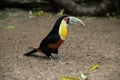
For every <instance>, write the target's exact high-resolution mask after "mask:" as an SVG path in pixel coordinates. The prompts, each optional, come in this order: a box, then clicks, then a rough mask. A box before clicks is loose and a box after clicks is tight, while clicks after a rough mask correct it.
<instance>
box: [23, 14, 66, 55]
mask: <svg viewBox="0 0 120 80" xmlns="http://www.w3.org/2000/svg"><path fill="white" fill-rule="evenodd" d="M65 17H67V16H62V17H60V18H59V19H58V20H57V21H56V23H55V25H54V27H53V29H52V30H51V31H50V32H49V34H48V35H47V36H46V37H45V38H44V39H43V40H42V42H41V43H40V46H39V48H38V49H33V50H32V51H30V52H28V53H26V54H24V55H26V56H30V55H32V54H33V53H35V52H38V51H41V52H43V53H44V54H45V55H46V56H48V57H50V56H51V53H54V54H58V48H59V46H60V45H61V44H62V43H63V40H61V39H60V35H59V33H58V32H59V28H60V24H61V21H62V20H63V18H65ZM52 46H53V47H52Z"/></svg>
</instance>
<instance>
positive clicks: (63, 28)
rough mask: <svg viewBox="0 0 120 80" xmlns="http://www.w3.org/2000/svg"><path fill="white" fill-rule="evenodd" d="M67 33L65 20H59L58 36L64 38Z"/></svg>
mask: <svg viewBox="0 0 120 80" xmlns="http://www.w3.org/2000/svg"><path fill="white" fill-rule="evenodd" d="M67 33H68V30H67V24H66V22H65V21H64V20H63V21H62V22H61V25H60V28H59V35H60V38H61V39H62V40H65V38H66V37H67Z"/></svg>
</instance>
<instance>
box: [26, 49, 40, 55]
mask: <svg viewBox="0 0 120 80" xmlns="http://www.w3.org/2000/svg"><path fill="white" fill-rule="evenodd" d="M37 51H38V49H35V48H34V49H33V50H32V51H29V52H28V53H25V54H24V55H25V56H30V55H32V54H33V53H35V52H37Z"/></svg>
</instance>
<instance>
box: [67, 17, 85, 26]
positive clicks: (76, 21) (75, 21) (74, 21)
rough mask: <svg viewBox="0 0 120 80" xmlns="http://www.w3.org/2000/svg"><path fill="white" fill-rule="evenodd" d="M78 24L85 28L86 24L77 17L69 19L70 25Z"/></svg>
mask: <svg viewBox="0 0 120 80" xmlns="http://www.w3.org/2000/svg"><path fill="white" fill-rule="evenodd" d="M74 23H75V24H76V23H81V25H82V26H85V24H84V22H83V21H82V20H81V19H79V18H77V17H71V16H70V17H69V24H74Z"/></svg>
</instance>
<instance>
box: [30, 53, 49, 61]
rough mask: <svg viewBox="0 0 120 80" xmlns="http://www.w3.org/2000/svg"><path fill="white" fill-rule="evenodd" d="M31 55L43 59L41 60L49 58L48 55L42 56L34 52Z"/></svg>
mask: <svg viewBox="0 0 120 80" xmlns="http://www.w3.org/2000/svg"><path fill="white" fill-rule="evenodd" d="M29 57H32V58H37V59H41V60H43V59H48V58H47V57H46V56H41V55H37V54H32V55H30V56H29Z"/></svg>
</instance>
